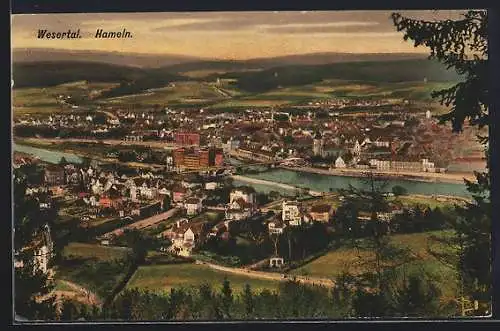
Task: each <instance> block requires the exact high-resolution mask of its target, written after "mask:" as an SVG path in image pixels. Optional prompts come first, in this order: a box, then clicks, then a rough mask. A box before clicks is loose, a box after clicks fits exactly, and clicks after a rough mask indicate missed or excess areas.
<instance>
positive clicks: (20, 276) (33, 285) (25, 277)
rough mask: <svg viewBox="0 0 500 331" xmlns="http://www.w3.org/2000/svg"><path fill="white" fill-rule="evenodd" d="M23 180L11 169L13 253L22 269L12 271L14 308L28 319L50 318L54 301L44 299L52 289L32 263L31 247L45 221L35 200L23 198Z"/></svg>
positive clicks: (24, 190)
mask: <svg viewBox="0 0 500 331" xmlns="http://www.w3.org/2000/svg"><path fill="white" fill-rule="evenodd" d="M26 180H27V176H26V174H24V173H23V172H22V171H21V170H20V169H15V171H14V192H13V193H14V252H15V254H16V260H17V261H18V262H20V263H21V264H22V266H20V267H17V268H15V273H14V296H15V297H14V308H15V311H16V313H17V314H19V315H21V316H24V317H26V318H28V319H54V318H55V315H56V313H55V298H54V297H50V296H48V294H49V293H50V292H51V291H52V289H53V287H54V286H53V284H52V283H51V282H50V281H49V278H48V275H47V274H45V273H44V272H42V271H41V270H39V269H38V268H37V267H36V265H35V261H34V254H35V249H36V248H37V247H35V246H34V245H33V244H34V243H35V241H36V238H37V236H38V235H39V234H40V231H43V226H44V225H45V224H46V219H44V217H43V215H42V214H41V212H40V208H39V204H38V203H37V201H36V199H35V198H34V197H28V196H26V195H25V192H26V187H27V182H26ZM42 298H43V299H42Z"/></svg>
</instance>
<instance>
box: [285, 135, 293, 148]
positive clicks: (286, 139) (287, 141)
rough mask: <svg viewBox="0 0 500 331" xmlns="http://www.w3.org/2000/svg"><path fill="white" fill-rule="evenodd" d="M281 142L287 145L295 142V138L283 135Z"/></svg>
mask: <svg viewBox="0 0 500 331" xmlns="http://www.w3.org/2000/svg"><path fill="white" fill-rule="evenodd" d="M283 142H284V143H285V145H287V146H289V145H293V143H294V142H295V139H293V137H292V136H284V137H283Z"/></svg>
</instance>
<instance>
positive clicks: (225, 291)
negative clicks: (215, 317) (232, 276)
mask: <svg viewBox="0 0 500 331" xmlns="http://www.w3.org/2000/svg"><path fill="white" fill-rule="evenodd" d="M221 303H222V312H223V314H224V318H231V315H232V314H231V308H232V306H233V291H232V289H231V284H230V283H229V280H228V279H227V277H224V281H223V282H222V290H221Z"/></svg>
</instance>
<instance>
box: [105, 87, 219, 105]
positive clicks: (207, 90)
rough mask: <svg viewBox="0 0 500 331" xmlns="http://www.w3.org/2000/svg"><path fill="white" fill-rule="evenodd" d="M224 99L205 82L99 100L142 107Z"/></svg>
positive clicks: (106, 102)
mask: <svg viewBox="0 0 500 331" xmlns="http://www.w3.org/2000/svg"><path fill="white" fill-rule="evenodd" d="M225 98H226V97H225V96H224V95H222V94H221V93H220V92H218V91H217V89H215V88H214V87H213V86H212V85H211V84H210V83H206V82H175V83H173V84H172V85H169V86H165V87H160V88H153V89H149V90H148V91H145V92H143V93H138V94H128V95H125V96H120V97H115V98H108V99H104V100H101V101H100V102H101V103H105V104H121V103H140V104H144V105H154V104H170V103H178V102H187V103H189V102H193V103H197V102H207V101H212V100H221V99H225Z"/></svg>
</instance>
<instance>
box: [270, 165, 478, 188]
mask: <svg viewBox="0 0 500 331" xmlns="http://www.w3.org/2000/svg"><path fill="white" fill-rule="evenodd" d="M278 168H281V169H285V170H290V171H298V172H304V173H313V174H318V175H325V176H343V177H356V178H362V177H364V174H366V172H371V173H373V175H374V177H375V178H377V179H388V180H391V179H399V180H407V181H414V182H424V183H436V184H439V183H449V184H463V183H464V178H465V179H467V180H470V181H473V180H474V179H475V177H474V175H473V174H449V173H448V174H443V173H432V172H423V173H410V172H399V173H394V172H388V171H380V170H371V169H370V170H364V169H331V170H324V169H316V168H309V167H300V168H292V167H285V166H279V167H278Z"/></svg>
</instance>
